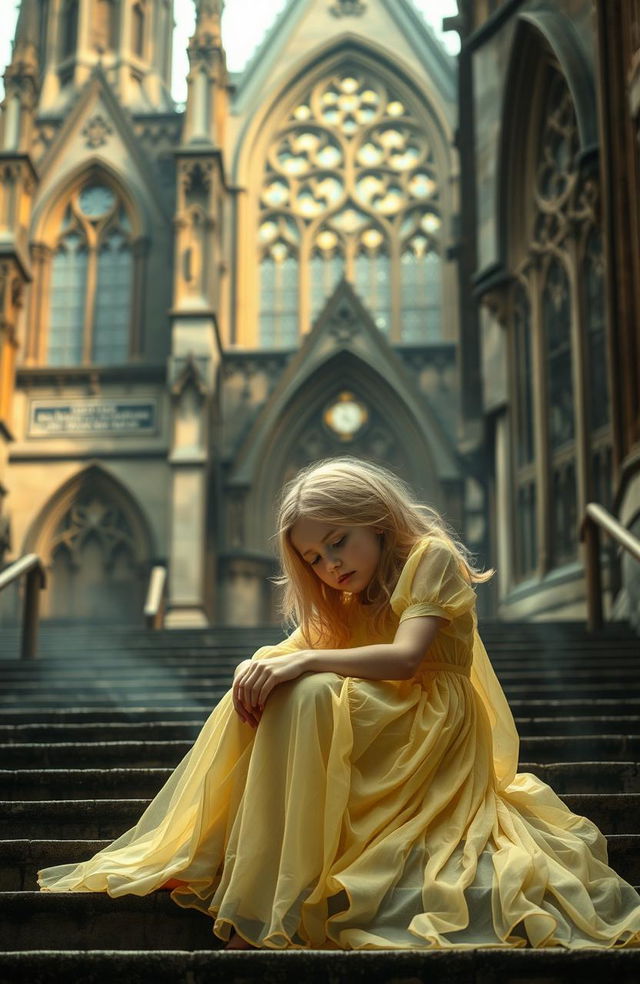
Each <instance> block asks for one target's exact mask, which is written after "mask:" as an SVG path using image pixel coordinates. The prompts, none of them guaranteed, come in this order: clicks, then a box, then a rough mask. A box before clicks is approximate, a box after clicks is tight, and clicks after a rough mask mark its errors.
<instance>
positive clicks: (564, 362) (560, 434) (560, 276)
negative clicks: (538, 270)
mask: <svg viewBox="0 0 640 984" xmlns="http://www.w3.org/2000/svg"><path fill="white" fill-rule="evenodd" d="M542 311H543V322H544V329H545V337H546V343H547V384H548V389H549V400H548V422H549V424H548V425H549V444H550V446H551V449H552V450H555V449H556V448H559V447H561V446H562V445H563V444H566V443H567V441H572V440H573V438H574V435H575V423H574V402H573V373H572V356H571V300H570V294H569V281H568V278H567V274H566V272H565V269H564V267H563V266H562V265H561V264H560V263H559V262H558V260H553V261H552V262H551V264H550V266H549V270H548V273H547V280H546V284H545V289H544V293H543V297H542Z"/></svg>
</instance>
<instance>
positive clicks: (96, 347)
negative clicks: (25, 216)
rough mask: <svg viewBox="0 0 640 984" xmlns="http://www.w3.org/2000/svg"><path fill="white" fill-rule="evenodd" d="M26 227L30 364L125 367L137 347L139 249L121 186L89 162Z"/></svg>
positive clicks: (136, 220)
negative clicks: (32, 251) (32, 250)
mask: <svg viewBox="0 0 640 984" xmlns="http://www.w3.org/2000/svg"><path fill="white" fill-rule="evenodd" d="M34 229H35V239H36V256H37V259H38V263H37V273H36V284H35V290H34V302H33V304H32V306H31V312H30V323H29V338H28V350H29V352H30V354H31V356H32V358H33V361H34V362H36V363H41V364H42V363H45V364H48V365H59V366H67V365H71V366H77V365H86V364H95V365H104V364H118V363H123V362H127V361H128V360H129V358H130V356H131V355H133V354H135V353H136V352H137V350H138V347H139V333H138V330H137V327H136V326H137V325H138V324H139V321H140V305H141V298H142V290H141V281H142V270H143V267H142V252H143V251H142V250H141V249H140V248H139V247H140V244H141V242H142V236H141V231H142V220H141V214H140V210H139V209H138V208H137V207H136V204H135V202H134V200H133V197H132V196H131V194H130V193H129V192H128V191H127V189H126V185H125V184H124V183H123V182H122V181H121V180H120V178H119V176H118V175H117V174H116V172H115V171H114V170H113V169H112V168H110V167H107V166H105V165H104V164H103V162H101V161H98V160H95V159H94V160H93V161H92V162H91V163H90V164H89V165H88V166H87V165H84V166H82V167H79V168H77V169H75V170H74V172H72V173H71V174H69V175H67V176H66V177H65V178H64V179H63V181H62V182H61V183H60V184H59V185H58V186H57V187H56V188H55V189H54V190H53V191H52V192H51V193H50V194H49V196H48V197H47V199H46V201H45V202H44V203H42V204H41V208H40V210H39V214H38V215H37V216H36V218H35V226H34Z"/></svg>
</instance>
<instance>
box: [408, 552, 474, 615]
mask: <svg viewBox="0 0 640 984" xmlns="http://www.w3.org/2000/svg"><path fill="white" fill-rule="evenodd" d="M475 602H476V593H475V591H474V590H473V587H472V585H471V584H470V583H469V582H468V581H467V579H466V577H465V575H464V574H463V570H462V568H461V566H460V561H459V559H458V557H457V556H456V554H455V553H454V551H453V550H452V548H451V547H450V546H449V545H448V544H447V543H446V542H445V541H443V540H438V539H436V538H434V537H426V538H425V539H424V540H421V541H420V542H419V543H418V544H417V545H416V546H415V547H414V549H413V550H412V551H411V553H410V554H409V556H408V557H407V561H406V564H405V566H404V568H403V569H402V572H401V574H400V577H399V578H398V583H397V584H396V588H395V591H394V592H393V594H392V596H391V601H390V604H391V608H392V609H393V611H394V612H395V614H396V615H398V616H399V617H400V621H401V622H402V621H404V619H406V618H416V617H418V616H421V615H437V616H438V617H440V618H446V619H447V620H448V621H452V620H453V619H454V618H458V616H460V615H463V614H464V613H465V612H468V611H470V610H471V609H472V608H473V607H474V605H475Z"/></svg>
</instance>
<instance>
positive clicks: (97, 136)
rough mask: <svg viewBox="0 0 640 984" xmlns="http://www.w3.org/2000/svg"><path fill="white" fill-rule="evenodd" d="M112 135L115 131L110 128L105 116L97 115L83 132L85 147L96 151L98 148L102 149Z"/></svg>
mask: <svg viewBox="0 0 640 984" xmlns="http://www.w3.org/2000/svg"><path fill="white" fill-rule="evenodd" d="M111 133H113V129H112V127H110V126H109V124H108V123H107V121H106V120H105V118H104V116H101V115H100V113H96V115H95V116H92V117H91V119H90V120H89V121H88V122H87V125H86V126H85V128H84V129H83V131H82V136H83V137H84V138H85V146H86V147H91V148H92V149H94V150H95V148H96V147H102V146H103V145H104V144H106V142H107V138H108V136H109V134H111Z"/></svg>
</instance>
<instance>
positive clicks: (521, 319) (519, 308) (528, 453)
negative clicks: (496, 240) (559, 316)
mask: <svg viewBox="0 0 640 984" xmlns="http://www.w3.org/2000/svg"><path fill="white" fill-rule="evenodd" d="M514 340H515V362H516V366H515V368H516V376H515V384H516V392H515V397H516V414H517V424H516V433H517V442H516V445H517V446H516V455H517V464H518V466H522V465H527V464H529V463H530V462H531V461H533V390H532V387H533V366H532V362H531V305H530V304H529V297H528V295H527V292H526V290H525V288H524V287H523V286H522V284H519V285H518V289H517V291H516V296H515V303H514Z"/></svg>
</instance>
